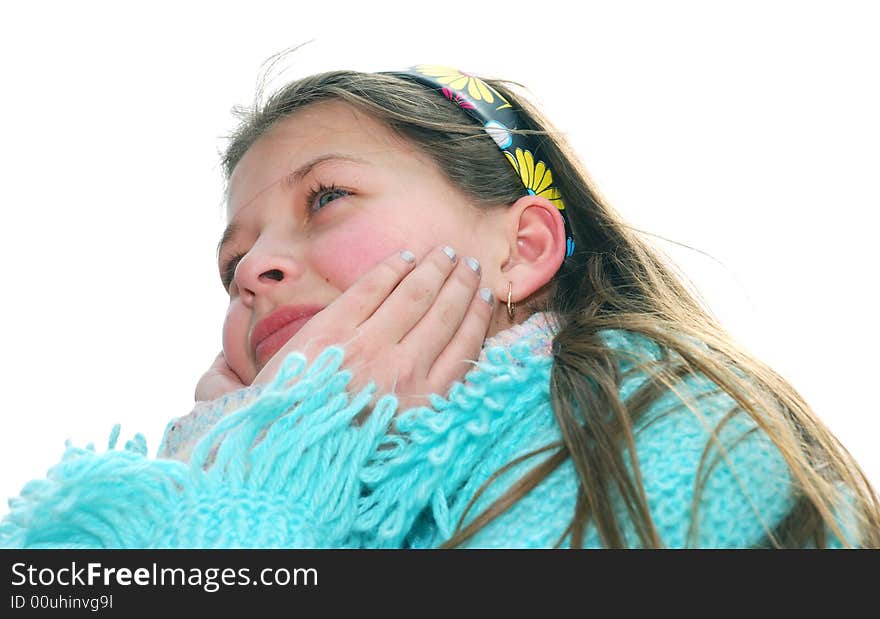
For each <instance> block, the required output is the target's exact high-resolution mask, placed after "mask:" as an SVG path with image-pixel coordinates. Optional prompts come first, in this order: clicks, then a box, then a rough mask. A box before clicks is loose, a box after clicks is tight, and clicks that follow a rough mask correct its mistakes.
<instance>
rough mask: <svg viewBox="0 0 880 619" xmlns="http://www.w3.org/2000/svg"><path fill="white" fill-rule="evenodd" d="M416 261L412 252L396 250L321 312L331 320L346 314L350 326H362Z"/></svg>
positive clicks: (335, 320) (336, 319)
mask: <svg viewBox="0 0 880 619" xmlns="http://www.w3.org/2000/svg"><path fill="white" fill-rule="evenodd" d="M415 264H416V259H415V256H414V255H413V253H412V252H410V251H408V250H404V251H401V252H395V253H394V254H392V255H391V256H388V257H387V258H385V259H384V260H382V261H380V262H379V263H378V264H376V265H375V266H374V267H373V268H371V269H369V270H368V271H367V272H366V273H364V274H363V275H362V276H361V277H359V278H358V280H357V281H356V282H355V283H354V284H352V285H351V286H349V288H348V289H347V290H346V291H345V292H343V293H342V294H341V295H340V296H339V297H338V298H337V299H336V300H335V301H334V302H333V303H331V304H330V306H328V307H327V309H330V307H333V308H334V311H333V312H327V310H326V309H325V310H324V311H323V312H321V314H325V315H326V316H331V315H332V318H331V320H333V321H334V322H337V321H338V317H339V316H340V315H342V316H346V317H348V318H349V321H350V324H351V326H352V327H357V326H359V325H361V324H362V323H364V322H365V321H366V320H367V319H369V318H370V316H372V315H373V314H374V313H375V311H376V309H377V308H379V306H381V305H382V303H383V302H384V301H385V300H386V299H387V298H388V296H389V295H390V294H391V292H392V291H393V290H394V289H395V288H396V287H397V285H398V284H400V282H401V280H403V279H404V278H405V277H406V276H407V275H408V274H409V273H410V272H411V271H412V270H413V268H414V267H415ZM337 310H338V312H337ZM321 314H319V316H320V315H321Z"/></svg>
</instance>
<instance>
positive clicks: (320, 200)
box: [306, 183, 351, 212]
mask: <svg viewBox="0 0 880 619" xmlns="http://www.w3.org/2000/svg"><path fill="white" fill-rule="evenodd" d="M333 195H338V196H343V197H344V196H350V195H351V192H350V191H346V190H345V189H342V188H340V187H337V186H336V185H330V186H327V185H323V184H321V183H318V186H317V187H313V188H312V189H311V190H309V195H308V198H306V202H307V203H308V205H309V212H314V211H317V210H320V209H322V208H324V207H325V206H326V205H327V203H328V202H332V200H326V201H325V200H324V198H326V197H327V196H333Z"/></svg>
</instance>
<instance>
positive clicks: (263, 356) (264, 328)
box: [251, 305, 324, 367]
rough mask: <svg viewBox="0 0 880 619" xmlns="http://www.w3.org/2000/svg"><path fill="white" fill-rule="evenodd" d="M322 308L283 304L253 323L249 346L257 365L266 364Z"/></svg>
mask: <svg viewBox="0 0 880 619" xmlns="http://www.w3.org/2000/svg"><path fill="white" fill-rule="evenodd" d="M322 309H324V308H323V307H321V306H319V305H284V306H281V307H279V308H278V309H276V310H275V311H273V312H272V313H271V314H269V315H268V316H266V317H265V318H263V319H262V320H260V321H259V322H258V323H257V324H256V325H254V330H253V332H252V333H251V346H252V349H253V353H254V358H255V359H256V361H257V365H258V366H259V367H263V366H264V365H266V362H267V361H269V359H271V358H272V356H273V355H274V354H275V353H277V352H278V351H279V350H280V349H281V347H282V346H284V345H285V344H286V343H287V342H288V340H290V338H292V337H293V336H294V335H296V333H297V332H298V331H299V330H300V329H302V327H303V325H305V324H306V323H307V322H308V321H309V320H311V318H312V317H313V316H314V315H315V314H317V313H318V312H320V311H321V310H322Z"/></svg>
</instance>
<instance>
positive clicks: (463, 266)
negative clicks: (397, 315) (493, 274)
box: [400, 257, 480, 376]
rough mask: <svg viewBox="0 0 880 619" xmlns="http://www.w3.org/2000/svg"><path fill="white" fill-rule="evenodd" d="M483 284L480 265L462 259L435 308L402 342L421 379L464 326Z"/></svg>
mask: <svg viewBox="0 0 880 619" xmlns="http://www.w3.org/2000/svg"><path fill="white" fill-rule="evenodd" d="M479 284H480V263H479V262H478V261H477V260H476V259H475V258H471V257H468V258H465V259H463V260H460V261H459V263H458V264H457V265H456V267H455V268H454V269H453V271H452V273H451V274H450V275H449V277H448V278H447V279H446V281H445V282H444V284H443V287H442V288H441V289H440V291H439V293H438V294H437V298H436V299H435V300H434V303H433V305H432V306H431V307H430V308H429V309H428V311H427V312H426V313H425V315H424V316H422V319H421V320H420V321H419V322H418V324H416V325H415V326H414V327H413V328H412V329H411V330H410V331H409V333H407V334H406V336H405V337H404V338H403V340H401V342H400V344H401V347H402V349H403V350H405V351H406V352H407V353H409V354H410V355H411V356H410V357H409V358H411V359H414V365H415V366H416V367H415V369H416V370H417V371H419V372H420V373H419V374H418V375H420V376H427V375H428V372H429V371H430V370H431V368H432V367H433V366H434V363H435V361H436V360H437V357H439V356H440V353H442V352H443V350H444V349H445V348H446V347H447V346H448V345H449V343H450V342H451V341H452V339H453V337H455V334H456V333H457V332H458V330H459V328H460V327H461V323H462V321H463V320H464V318H465V316H466V315H467V312H468V310H469V308H470V306H471V304H472V301H473V299H474V293H475V292H476V290H477V287H478V286H479Z"/></svg>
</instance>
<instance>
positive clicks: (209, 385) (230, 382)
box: [196, 350, 247, 402]
mask: <svg viewBox="0 0 880 619" xmlns="http://www.w3.org/2000/svg"><path fill="white" fill-rule="evenodd" d="M246 386H247V385H245V384H244V383H242V381H241V379H240V378H239V377H238V374H236V373H235V372H234V371H233V370H232V368H230V367H229V365H228V364H227V363H226V357H224V356H223V351H222V350H221V351H220V354H219V355H217V358H216V359H214V363H212V364H211V367H210V368H208V371H207V372H205V373H204V374H202V377H201V378H200V379H199V382H198V383H197V384H196V401H197V402H198V401H201V400H214V399H216V398H219V397H220V396H223V395H226V394H227V393H232V392H233V391H237V390H239V389H242V388H244V387H246Z"/></svg>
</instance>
